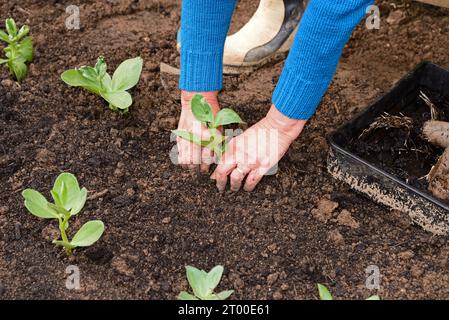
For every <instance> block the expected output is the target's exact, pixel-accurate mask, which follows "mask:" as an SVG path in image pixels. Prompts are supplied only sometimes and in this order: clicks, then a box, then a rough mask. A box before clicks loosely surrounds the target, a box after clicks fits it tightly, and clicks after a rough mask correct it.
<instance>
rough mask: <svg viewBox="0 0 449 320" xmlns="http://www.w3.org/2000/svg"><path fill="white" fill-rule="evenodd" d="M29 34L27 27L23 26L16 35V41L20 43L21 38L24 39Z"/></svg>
mask: <svg viewBox="0 0 449 320" xmlns="http://www.w3.org/2000/svg"><path fill="white" fill-rule="evenodd" d="M29 32H30V27H28V26H27V25H23V26H22V27H21V28H20V30H19V32H18V33H17V37H16V41H20V40H21V39H22V38H23V37H25V36H26V35H27V34H28V33H29Z"/></svg>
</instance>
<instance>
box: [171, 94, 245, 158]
mask: <svg viewBox="0 0 449 320" xmlns="http://www.w3.org/2000/svg"><path fill="white" fill-rule="evenodd" d="M190 105H191V108H192V113H193V115H194V117H195V118H196V119H197V120H198V121H200V122H201V123H202V124H203V125H205V126H207V129H208V131H209V133H210V139H209V140H202V139H201V137H198V136H197V135H195V134H193V133H192V132H188V131H185V130H172V132H173V133H174V134H176V135H177V136H178V137H180V138H182V139H185V140H188V141H190V142H192V143H194V144H197V145H200V146H202V147H206V148H209V149H211V150H213V151H214V153H215V155H216V156H217V157H218V158H220V157H221V155H222V154H223V153H224V152H225V151H226V147H227V141H226V137H225V136H223V134H222V133H221V131H220V130H219V129H218V128H219V127H220V126H225V125H228V124H232V123H243V121H242V119H241V118H240V116H239V115H238V114H237V113H236V112H235V111H234V110H232V109H229V108H224V109H221V110H220V111H219V112H218V113H217V114H216V115H215V116H214V115H213V113H212V108H211V106H210V104H208V103H207V101H206V99H204V97H203V96H202V95H200V94H196V95H194V96H193V98H192V100H191V103H190Z"/></svg>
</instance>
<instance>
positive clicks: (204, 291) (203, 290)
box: [178, 266, 234, 300]
mask: <svg viewBox="0 0 449 320" xmlns="http://www.w3.org/2000/svg"><path fill="white" fill-rule="evenodd" d="M186 273H187V280H188V282H189V284H190V287H192V290H193V293H194V295H191V294H190V293H187V292H185V291H182V292H181V293H180V294H179V296H178V299H179V300H198V299H199V300H224V299H227V298H229V296H230V295H231V294H232V293H233V292H234V291H232V290H225V291H222V292H220V293H218V294H215V293H214V289H215V288H216V287H217V285H218V284H219V282H220V280H221V277H222V275H223V267H222V266H216V267H214V268H212V270H210V271H209V272H208V273H207V272H206V271H204V270H199V269H197V268H195V267H191V266H186Z"/></svg>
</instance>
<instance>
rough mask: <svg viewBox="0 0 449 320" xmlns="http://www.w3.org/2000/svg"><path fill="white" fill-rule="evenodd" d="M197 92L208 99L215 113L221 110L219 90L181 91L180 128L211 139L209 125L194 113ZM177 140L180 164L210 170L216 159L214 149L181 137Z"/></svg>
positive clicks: (190, 167)
mask: <svg viewBox="0 0 449 320" xmlns="http://www.w3.org/2000/svg"><path fill="white" fill-rule="evenodd" d="M195 94H201V95H202V96H203V97H204V98H205V99H206V101H207V102H208V103H209V104H210V106H211V108H212V112H213V114H214V115H215V114H216V113H217V112H218V111H220V107H219V105H218V99H217V95H218V92H217V91H209V92H188V91H181V117H180V118H179V123H178V129H179V130H185V131H188V132H192V133H193V134H195V135H197V136H198V137H201V139H202V140H209V138H210V133H209V131H208V129H207V127H206V126H204V125H202V124H201V122H199V121H198V120H196V119H195V117H194V115H193V113H192V108H191V106H190V101H191V100H192V97H193V96H194V95H195ZM176 142H177V145H178V164H180V165H182V166H183V167H187V168H189V169H193V170H197V169H198V166H199V167H200V170H201V171H202V172H208V171H209V166H210V165H211V163H213V161H214V158H213V157H214V154H213V151H212V150H210V149H208V148H202V147H201V146H199V145H196V144H194V143H192V142H190V141H187V140H185V139H182V138H180V137H177V138H176Z"/></svg>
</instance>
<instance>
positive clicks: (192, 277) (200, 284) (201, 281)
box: [186, 266, 209, 299]
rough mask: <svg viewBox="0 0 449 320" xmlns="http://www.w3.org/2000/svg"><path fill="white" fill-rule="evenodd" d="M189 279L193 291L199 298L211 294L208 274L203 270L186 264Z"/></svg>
mask: <svg viewBox="0 0 449 320" xmlns="http://www.w3.org/2000/svg"><path fill="white" fill-rule="evenodd" d="M186 272H187V280H188V281H189V284H190V286H191V287H192V290H193V293H194V294H195V296H197V297H198V298H200V299H202V298H204V297H205V296H207V295H208V294H209V291H208V288H207V283H206V281H205V280H206V276H207V274H206V273H205V272H204V271H203V270H198V269H197V268H195V267H191V266H186Z"/></svg>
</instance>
